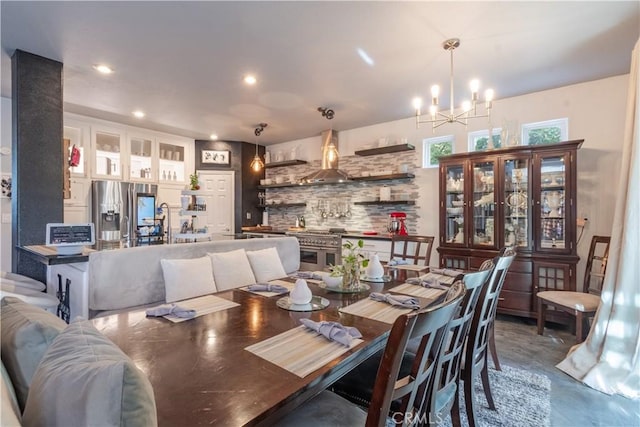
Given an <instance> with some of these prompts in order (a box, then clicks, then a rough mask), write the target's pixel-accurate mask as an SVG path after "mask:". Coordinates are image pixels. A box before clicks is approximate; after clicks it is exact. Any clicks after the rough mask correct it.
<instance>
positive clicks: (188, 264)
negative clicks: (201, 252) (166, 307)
mask: <svg viewBox="0 0 640 427" xmlns="http://www.w3.org/2000/svg"><path fill="white" fill-rule="evenodd" d="M160 265H162V275H163V276H164V290H165V295H166V298H165V299H166V301H167V302H174V301H180V300H183V299H188V298H195V297H199V296H201V295H206V294H212V293H214V292H217V291H218V289H217V288H216V283H215V281H214V279H213V270H212V269H211V259H210V258H209V257H207V256H203V257H201V258H193V259H162V260H160Z"/></svg>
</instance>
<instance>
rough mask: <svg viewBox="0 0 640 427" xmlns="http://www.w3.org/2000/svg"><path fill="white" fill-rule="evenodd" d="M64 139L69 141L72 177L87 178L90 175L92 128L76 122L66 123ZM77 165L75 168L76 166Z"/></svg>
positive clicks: (68, 154)
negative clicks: (89, 157) (89, 156)
mask: <svg viewBox="0 0 640 427" xmlns="http://www.w3.org/2000/svg"><path fill="white" fill-rule="evenodd" d="M63 138H64V139H68V140H69V152H68V153H67V159H69V162H70V163H69V164H70V167H69V171H70V172H71V176H75V177H86V176H88V175H89V159H88V155H89V153H90V152H91V150H90V140H91V130H90V126H89V125H88V124H86V123H82V122H79V121H75V120H65V121H64V133H63ZM74 165H75V166H74Z"/></svg>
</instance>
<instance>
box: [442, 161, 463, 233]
mask: <svg viewBox="0 0 640 427" xmlns="http://www.w3.org/2000/svg"><path fill="white" fill-rule="evenodd" d="M444 168H445V171H446V172H445V174H444V175H443V177H445V178H443V179H446V180H447V182H446V185H445V189H446V190H445V197H444V200H445V206H444V210H445V216H444V217H445V224H444V227H445V230H444V235H445V239H446V240H445V241H446V242H447V243H453V244H461V245H463V244H464V243H465V240H464V214H465V206H466V203H465V200H464V165H463V164H452V165H445V166H444Z"/></svg>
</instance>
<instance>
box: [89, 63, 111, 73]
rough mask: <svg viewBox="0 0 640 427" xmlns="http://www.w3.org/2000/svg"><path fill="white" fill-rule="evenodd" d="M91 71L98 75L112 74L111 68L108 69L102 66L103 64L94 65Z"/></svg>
mask: <svg viewBox="0 0 640 427" xmlns="http://www.w3.org/2000/svg"><path fill="white" fill-rule="evenodd" d="M93 69H94V70H96V71H97V72H99V73H102V74H111V73H113V70H112V69H111V67H109V66H108V65H104V64H95V65H94V66H93Z"/></svg>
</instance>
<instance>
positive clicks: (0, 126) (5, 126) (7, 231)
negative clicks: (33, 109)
mask: <svg viewBox="0 0 640 427" xmlns="http://www.w3.org/2000/svg"><path fill="white" fill-rule="evenodd" d="M0 115H1V122H0V147H2V149H3V152H4V151H5V149H8V150H10V149H11V99H9V98H0ZM10 173H11V155H10V154H6V155H5V154H0V174H10ZM2 219H5V220H7V219H8V220H9V221H8V222H5V221H2ZM0 270H2V271H11V200H9V199H5V198H2V199H0Z"/></svg>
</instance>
